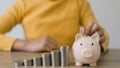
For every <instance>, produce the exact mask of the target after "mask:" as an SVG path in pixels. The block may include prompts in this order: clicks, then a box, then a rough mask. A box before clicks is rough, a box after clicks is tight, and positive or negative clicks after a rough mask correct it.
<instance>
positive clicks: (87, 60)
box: [72, 33, 101, 66]
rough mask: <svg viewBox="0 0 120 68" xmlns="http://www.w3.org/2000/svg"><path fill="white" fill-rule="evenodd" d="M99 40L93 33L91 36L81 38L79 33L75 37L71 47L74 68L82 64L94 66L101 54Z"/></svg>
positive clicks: (96, 34)
mask: <svg viewBox="0 0 120 68" xmlns="http://www.w3.org/2000/svg"><path fill="white" fill-rule="evenodd" d="M99 40H100V37H99V35H98V33H94V34H93V35H92V36H83V35H82V34H80V33H78V34H77V35H76V37H75V42H74V44H73V46H72V49H73V56H74V59H75V64H76V66H82V65H83V64H89V65H90V66H96V62H97V60H98V59H99V58H100V54H101V48H100V44H99Z"/></svg>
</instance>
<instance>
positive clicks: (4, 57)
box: [0, 49, 120, 68]
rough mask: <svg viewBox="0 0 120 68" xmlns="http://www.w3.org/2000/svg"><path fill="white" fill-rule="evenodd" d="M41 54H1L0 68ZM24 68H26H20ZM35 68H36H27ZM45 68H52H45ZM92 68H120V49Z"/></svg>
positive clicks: (105, 56)
mask: <svg viewBox="0 0 120 68" xmlns="http://www.w3.org/2000/svg"><path fill="white" fill-rule="evenodd" d="M39 55H40V54H39V53H26V52H3V51H1V52H0V68H14V61H17V60H23V59H25V58H30V57H33V56H39ZM18 68H24V67H22V66H21V67H18ZM27 68H34V67H32V66H31V67H27ZM37 68H43V67H37ZM45 68H52V67H51V66H50V67H45ZM54 68H89V67H86V66H82V67H75V66H74V65H70V66H68V67H54ZM90 68H120V50H118V49H109V51H108V52H107V53H106V54H104V55H103V56H101V58H100V60H99V61H98V63H97V66H96V67H90Z"/></svg>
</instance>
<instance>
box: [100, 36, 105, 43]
mask: <svg viewBox="0 0 120 68" xmlns="http://www.w3.org/2000/svg"><path fill="white" fill-rule="evenodd" d="M105 40H106V38H105V36H102V37H100V44H102V43H103V42H104V41H105Z"/></svg>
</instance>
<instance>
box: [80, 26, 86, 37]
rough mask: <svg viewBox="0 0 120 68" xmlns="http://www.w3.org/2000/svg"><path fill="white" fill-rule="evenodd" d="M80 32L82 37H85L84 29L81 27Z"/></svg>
mask: <svg viewBox="0 0 120 68" xmlns="http://www.w3.org/2000/svg"><path fill="white" fill-rule="evenodd" d="M80 32H81V33H82V34H83V35H85V28H84V27H81V30H80Z"/></svg>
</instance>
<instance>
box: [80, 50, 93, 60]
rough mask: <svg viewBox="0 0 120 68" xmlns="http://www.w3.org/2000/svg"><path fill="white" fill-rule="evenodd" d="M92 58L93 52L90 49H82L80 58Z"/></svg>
mask: <svg viewBox="0 0 120 68" xmlns="http://www.w3.org/2000/svg"><path fill="white" fill-rule="evenodd" d="M92 56H93V52H92V50H90V49H83V50H82V57H84V58H91V57H92Z"/></svg>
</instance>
